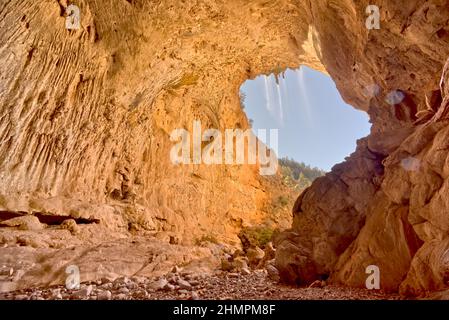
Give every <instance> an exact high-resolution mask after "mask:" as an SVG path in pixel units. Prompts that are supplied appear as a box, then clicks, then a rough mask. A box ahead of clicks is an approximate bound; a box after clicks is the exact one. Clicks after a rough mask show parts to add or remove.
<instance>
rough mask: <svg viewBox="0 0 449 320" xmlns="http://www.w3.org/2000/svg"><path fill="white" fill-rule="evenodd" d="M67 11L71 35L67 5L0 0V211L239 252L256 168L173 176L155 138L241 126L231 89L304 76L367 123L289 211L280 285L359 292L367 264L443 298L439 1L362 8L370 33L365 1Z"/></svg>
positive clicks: (117, 4)
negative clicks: (289, 72) (205, 241)
mask: <svg viewBox="0 0 449 320" xmlns="http://www.w3.org/2000/svg"><path fill="white" fill-rule="evenodd" d="M74 2H75V3H76V4H77V5H78V6H79V7H80V9H81V12H82V15H81V28H80V29H79V30H67V29H66V28H65V20H66V19H65V16H64V12H65V8H66V6H67V3H66V1H53V0H45V1H31V0H18V1H3V2H2V3H1V4H0V29H1V30H2V32H1V34H0V43H1V46H0V60H1V61H2V63H1V64H0V74H1V82H0V108H1V109H0V142H1V144H0V179H1V180H0V211H8V212H26V213H34V212H39V213H46V214H49V215H52V214H53V215H66V216H70V217H74V218H77V219H79V218H83V219H89V220H91V219H98V220H99V221H100V224H102V225H104V226H106V227H108V228H110V229H111V230H120V229H126V230H127V229H128V228H129V227H130V226H139V227H140V228H144V229H146V230H153V231H160V230H163V231H166V232H170V233H171V237H172V238H173V242H180V243H182V242H192V241H194V239H195V238H197V237H201V236H203V235H207V234H214V235H218V236H219V238H220V239H219V240H220V241H224V242H228V243H234V244H235V243H238V238H237V236H236V235H237V233H238V231H239V230H240V229H241V227H242V226H243V225H246V224H256V223H258V222H260V221H262V220H263V219H264V218H265V216H266V214H267V213H266V211H264V208H266V206H267V204H268V205H269V203H270V201H271V196H270V193H271V191H270V186H269V185H267V183H266V181H264V180H263V179H262V178H261V177H260V176H259V175H258V168H257V167H256V166H224V165H223V166H213V167H210V166H205V165H190V166H173V164H172V163H171V162H170V159H169V153H170V148H171V146H172V143H171V141H170V139H169V136H170V132H171V131H172V130H174V129H176V128H186V129H188V130H191V129H192V128H191V127H192V122H193V120H195V119H199V120H201V121H202V123H203V124H204V125H205V126H208V127H212V128H219V129H220V128H221V129H223V128H235V127H241V128H242V129H246V128H248V123H247V120H246V117H245V115H244V114H243V112H242V110H241V108H240V105H239V95H238V93H239V88H240V86H241V85H242V83H243V82H244V81H245V80H247V79H251V78H255V77H256V76H258V75H262V74H270V73H273V72H276V73H278V72H282V71H284V70H286V69H287V68H292V69H295V68H298V67H299V65H307V66H309V67H311V68H313V69H316V70H320V71H323V72H327V73H328V74H329V75H330V76H331V77H332V79H334V81H335V83H336V85H337V87H338V89H339V91H340V93H341V95H342V97H343V98H344V99H345V101H346V102H347V103H349V104H351V105H352V106H354V107H356V108H359V109H361V110H365V111H367V112H368V113H369V114H370V119H371V121H372V123H373V126H372V130H371V134H370V135H369V136H368V137H367V138H365V139H362V140H360V141H359V143H358V145H357V149H356V151H355V152H354V153H353V154H352V155H351V156H350V157H349V159H348V160H347V161H346V162H344V163H342V164H340V165H338V166H336V167H334V168H333V170H332V172H330V173H329V174H327V175H326V177H323V178H321V179H318V180H317V181H316V182H315V183H314V184H313V185H312V186H311V187H310V188H309V189H308V190H307V191H305V192H304V193H303V194H302V195H301V197H300V198H299V199H298V200H297V201H296V204H295V206H294V208H293V223H292V226H291V229H290V230H289V231H288V232H285V233H283V234H282V235H281V236H280V237H278V239H277V243H276V245H277V248H278V249H277V251H276V264H277V267H278V268H279V270H280V274H281V278H282V280H283V281H285V282H291V283H296V284H308V283H310V282H312V281H314V280H315V279H319V278H323V277H325V278H328V279H329V281H331V282H332V283H342V284H345V285H349V286H358V287H363V286H364V285H365V279H366V274H365V268H366V266H367V265H371V264H373V265H377V266H379V268H380V270H381V286H382V288H385V289H387V290H391V291H397V290H400V292H401V293H403V294H405V295H419V294H421V293H423V292H425V291H432V290H440V289H444V288H447V286H448V283H447V281H448V260H449V259H448V252H449V251H448V249H449V219H448V215H449V204H448V197H447V194H448V192H449V190H448V189H449V179H448V177H449V160H448V152H447V150H448V148H449V146H448V143H449V120H448V117H449V115H448V114H449V113H448V108H449V86H448V85H447V81H448V76H449V75H448V72H449V70H448V68H449V66H448V65H447V64H446V61H447V59H448V56H449V25H448V17H449V7H448V5H447V2H446V1H441V0H431V1H421V0H412V1H407V2H406V3H404V2H403V1H387V0H378V1H376V5H377V6H379V7H380V15H381V27H380V29H378V30H377V29H373V30H368V29H367V28H366V26H365V20H366V14H365V12H366V11H365V10H366V7H367V6H368V5H369V4H371V3H370V2H368V1H365V0H360V1H354V0H342V1H332V0H317V1H307V0H304V1H302V0H276V1H270V2H266V1H259V0H254V1H243V0H230V1H225V2H223V1H213V0H193V1H188V2H180V1H178V0H167V1H163V2H159V1H151V0H135V1H93V0H79V1H74ZM445 65H446V67H445ZM367 88H376V90H370V89H368V90H367ZM398 97H400V99H398ZM410 164H412V165H410ZM204 195H207V197H205V196H204Z"/></svg>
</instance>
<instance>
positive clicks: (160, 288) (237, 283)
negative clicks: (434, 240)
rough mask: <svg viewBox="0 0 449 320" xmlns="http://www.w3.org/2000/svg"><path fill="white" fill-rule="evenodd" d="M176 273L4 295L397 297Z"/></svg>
mask: <svg viewBox="0 0 449 320" xmlns="http://www.w3.org/2000/svg"><path fill="white" fill-rule="evenodd" d="M173 271H175V272H170V273H168V274H166V275H165V276H162V277H157V278H143V277H132V278H127V277H122V278H119V279H116V280H115V281H112V282H111V281H109V280H107V279H102V280H99V281H96V282H89V283H83V284H81V286H80V288H79V289H78V290H68V289H66V288H65V286H53V287H49V288H35V289H27V290H21V291H15V292H9V293H3V294H0V299H2V300H4V299H6V300H9V299H11V300H66V299H69V300H73V299H75V300H161V299H164V300H211V299H213V300H230V299H237V300H246V299H248V300H260V299H262V300H310V299H314V300H315V299H317V300H320V299H331V300H340V299H341V300H353V299H363V300H365V299H369V300H381V299H382V300H384V299H388V300H397V299H399V296H397V295H389V294H385V293H383V292H380V291H370V290H363V289H354V288H344V287H337V286H327V285H325V284H324V285H323V286H321V284H320V285H316V286H315V287H310V288H296V287H289V286H284V285H280V284H278V283H277V282H275V281H274V280H272V279H270V277H269V275H268V273H267V272H266V271H265V270H256V271H252V272H250V273H249V274H244V273H242V272H240V273H237V272H224V271H217V272H216V273H214V274H212V275H201V274H188V273H184V272H182V271H177V268H174V270H173Z"/></svg>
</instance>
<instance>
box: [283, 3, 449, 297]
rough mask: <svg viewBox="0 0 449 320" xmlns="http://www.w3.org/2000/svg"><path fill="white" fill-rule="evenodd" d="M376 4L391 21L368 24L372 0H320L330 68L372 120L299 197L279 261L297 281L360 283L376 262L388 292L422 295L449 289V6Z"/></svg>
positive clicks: (319, 20) (318, 14)
mask: <svg viewBox="0 0 449 320" xmlns="http://www.w3.org/2000/svg"><path fill="white" fill-rule="evenodd" d="M376 4H377V5H378V6H379V7H380V9H381V10H380V13H381V28H380V30H370V31H368V30H367V29H364V26H363V24H362V23H361V19H362V17H363V13H364V12H365V11H364V8H365V7H366V6H367V5H368V3H367V2H366V1H357V2H355V1H354V2H353V1H341V2H339V3H338V4H336V3H334V2H333V1H328V2H324V1H323V2H318V3H314V4H313V5H312V12H313V16H314V18H315V20H314V21H315V22H316V26H317V32H318V34H320V40H321V41H320V43H321V50H322V61H323V63H324V65H325V66H326V69H327V70H328V72H329V73H330V75H331V76H333V78H334V79H335V81H336V82H337V85H338V87H339V88H340V91H341V93H342V94H343V96H344V97H346V98H347V99H348V100H349V101H351V102H352V103H353V104H354V105H355V106H364V105H366V104H368V112H369V114H370V117H371V121H372V123H373V127H372V132H371V135H370V136H368V137H367V138H365V139H362V140H360V141H359V143H358V146H357V150H356V151H355V152H354V153H353V154H352V155H351V156H350V157H349V158H348V159H347V161H346V162H345V163H342V164H339V165H336V166H335V167H334V168H333V170H332V172H331V173H329V174H328V175H327V176H326V177H324V178H322V179H319V180H318V181H316V183H315V184H314V185H312V187H311V188H309V189H308V190H307V191H306V192H304V193H303V194H302V195H301V197H300V198H299V199H298V200H297V203H296V205H295V207H294V208H293V214H294V222H293V226H292V229H291V230H289V231H288V232H286V233H284V234H283V235H282V236H281V237H280V238H279V239H278V244H279V249H278V252H277V265H278V268H279V269H280V270H281V277H282V278H283V280H284V281H287V282H293V283H299V284H308V283H310V282H312V281H313V280H316V279H319V278H329V281H330V282H333V283H341V284H345V285H350V286H357V287H365V281H366V279H367V277H368V274H366V268H367V267H368V266H370V265H376V266H378V267H379V270H380V281H381V288H382V289H384V290H387V291H397V290H400V292H401V293H402V294H404V295H415V296H416V295H421V294H425V293H426V292H427V291H432V290H442V289H444V288H447V287H448V285H449V283H448V276H449V273H448V272H449V264H448V258H449V247H448V235H449V234H448V231H449V229H448V228H447V224H448V221H449V219H448V217H449V208H448V204H447V199H448V196H447V185H448V175H447V174H448V172H447V169H448V167H447V166H448V159H449V158H448V152H447V150H448V149H447V143H448V142H447V141H449V140H448V118H447V107H448V96H447V93H448V92H447V88H446V82H447V81H448V79H447V77H448V74H447V71H448V70H447V68H448V65H447V64H446V68H445V69H444V65H445V62H446V61H447V59H448V49H449V47H448V41H449V33H448V30H449V26H448V18H449V4H448V2H446V1H428V2H424V1H407V3H406V4H405V3H403V2H399V1H396V2H394V1H376ZM350 87H352V91H353V92H350V89H349V88H350ZM363 88H365V90H363ZM373 88H374V90H373ZM354 91H355V92H354ZM399 92H400V93H399ZM363 93H365V97H364V98H363V97H362V96H359V95H358V94H363ZM354 94H356V95H357V96H355V97H354ZM398 96H399V98H397V97H398ZM360 99H361V100H360Z"/></svg>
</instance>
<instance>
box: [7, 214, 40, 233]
mask: <svg viewBox="0 0 449 320" xmlns="http://www.w3.org/2000/svg"><path fill="white" fill-rule="evenodd" d="M2 223H3V224H4V225H7V226H9V227H18V228H19V229H21V230H31V231H32V230H34V231H35V230H42V229H43V228H44V225H43V224H42V223H41V222H40V221H39V219H38V218H37V217H35V216H31V215H27V216H22V217H17V218H12V219H9V220H6V221H3V222H2Z"/></svg>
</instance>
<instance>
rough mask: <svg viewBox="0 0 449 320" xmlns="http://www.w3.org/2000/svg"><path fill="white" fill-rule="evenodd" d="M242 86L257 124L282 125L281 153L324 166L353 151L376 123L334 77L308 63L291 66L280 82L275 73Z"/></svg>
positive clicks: (249, 112) (264, 126)
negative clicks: (350, 99)
mask: <svg viewBox="0 0 449 320" xmlns="http://www.w3.org/2000/svg"><path fill="white" fill-rule="evenodd" d="M267 89H268V90H267ZM241 91H242V92H244V93H245V95H246V99H245V112H246V114H247V116H248V118H249V119H252V120H253V121H254V123H253V129H254V130H257V129H279V157H285V156H288V157H290V158H293V159H295V160H297V161H299V162H305V163H306V164H309V165H311V166H314V167H318V168H321V169H324V170H330V169H331V167H332V166H333V165H335V164H337V163H340V162H342V161H343V160H344V158H345V157H346V156H348V155H349V154H350V153H352V152H353V151H354V150H355V147H356V140H357V139H359V138H362V137H365V136H366V135H368V133H369V130H370V127H371V124H370V123H369V122H368V120H369V118H368V115H367V114H366V113H365V112H363V111H358V110H356V109H354V108H353V107H351V106H350V105H347V104H346V103H345V102H344V101H343V99H342V98H341V96H340V94H339V92H338V90H337V88H336V86H335V83H334V82H333V80H332V79H331V78H330V77H328V76H326V75H324V74H322V73H320V72H317V71H314V70H312V69H310V68H308V67H301V69H300V70H287V71H286V72H285V78H283V77H282V76H280V77H279V86H278V85H277V84H276V80H275V77H274V76H273V75H271V76H270V77H264V76H260V77H257V78H256V79H255V80H250V81H246V82H245V83H244V84H243V86H242V87H241Z"/></svg>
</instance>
